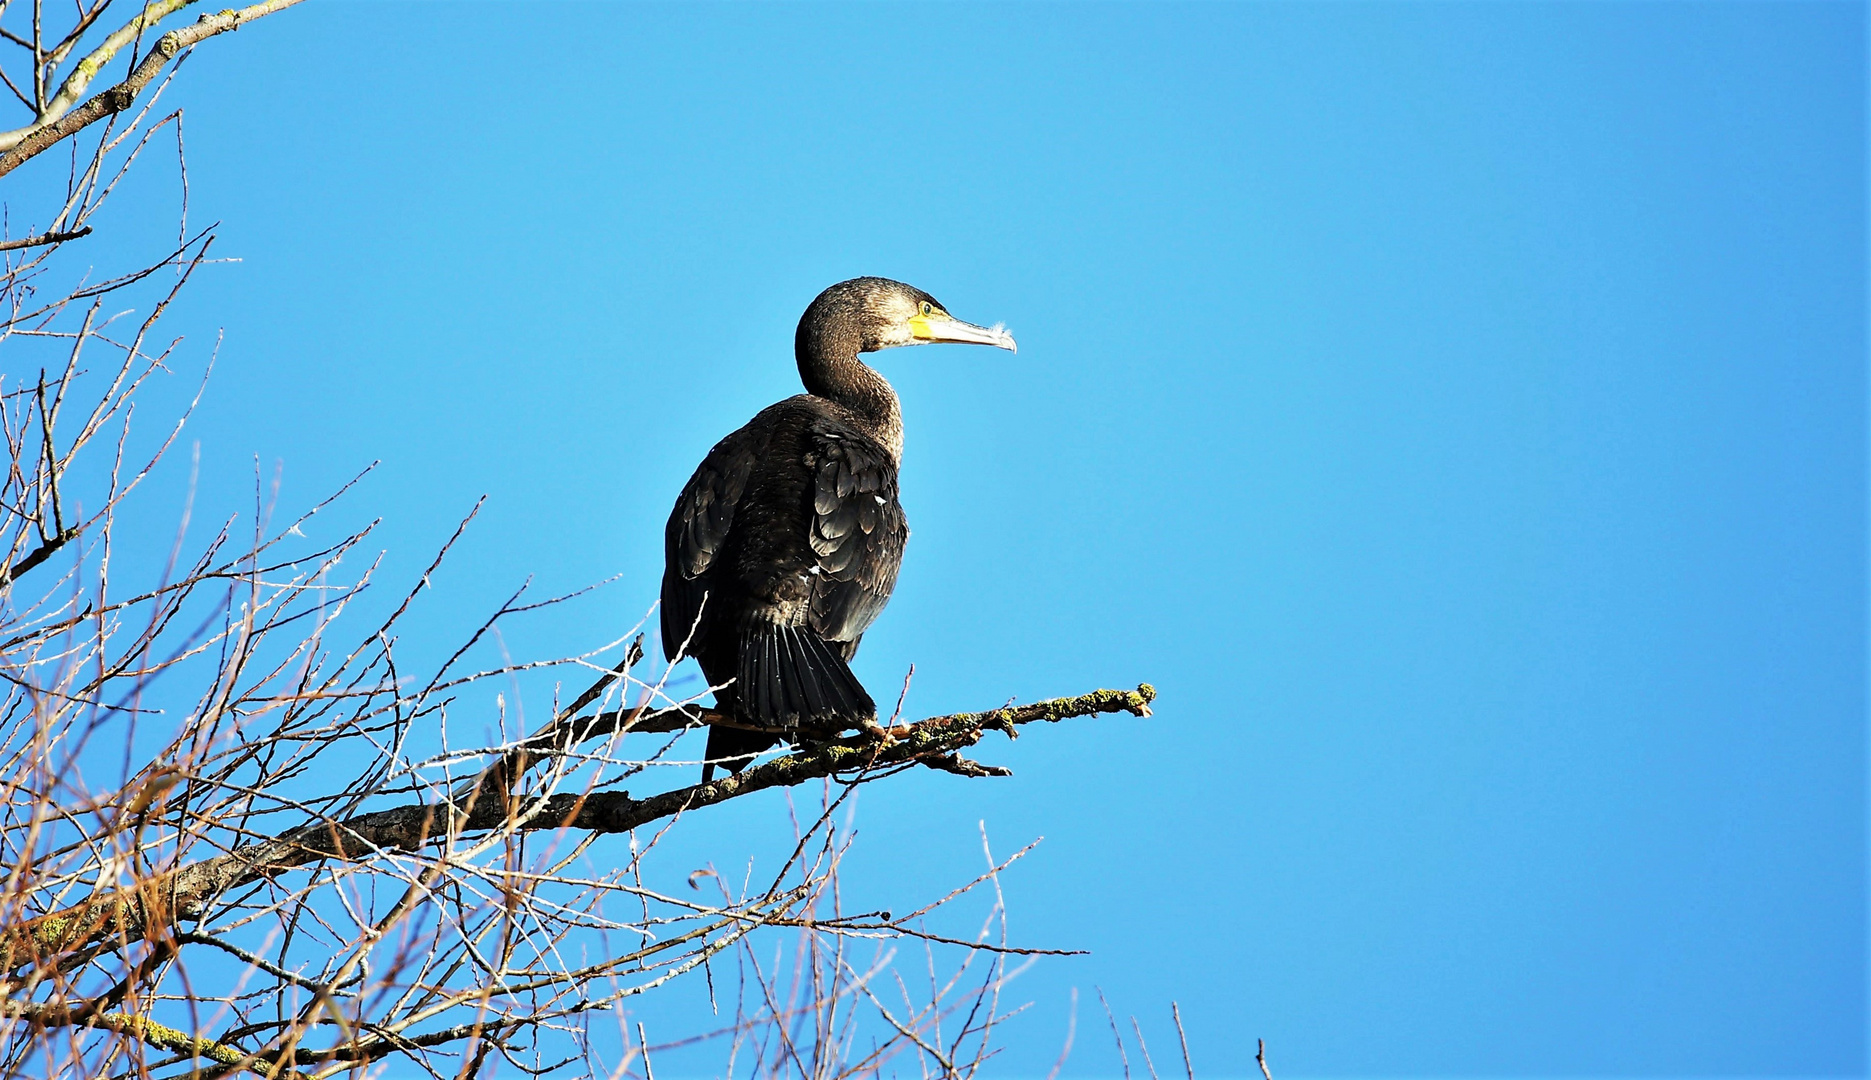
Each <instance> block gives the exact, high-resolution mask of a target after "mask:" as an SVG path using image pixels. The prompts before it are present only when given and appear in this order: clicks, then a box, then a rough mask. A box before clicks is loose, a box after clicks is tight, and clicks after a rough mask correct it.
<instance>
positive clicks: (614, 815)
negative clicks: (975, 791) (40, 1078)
mask: <svg viewBox="0 0 1871 1080" xmlns="http://www.w3.org/2000/svg"><path fill="white" fill-rule="evenodd" d="M1155 698H1156V689H1155V688H1154V687H1152V686H1151V685H1150V684H1148V683H1144V684H1142V685H1140V686H1138V687H1137V689H1135V690H1094V691H1092V692H1091V693H1089V694H1083V695H1080V696H1078V697H1071V698H1055V699H1052V700H1050V701H1041V702H1035V703H1034V704H1031V705H1022V706H1010V707H1008V708H1004V709H994V710H991V711H988V712H977V713H956V714H953V715H950V716H937V717H931V718H929V719H927V720H920V721H917V722H916V723H913V724H909V725H906V726H903V727H898V728H892V729H888V730H883V731H879V732H878V733H875V734H871V733H866V734H862V735H858V736H854V737H852V738H847V739H839V740H836V741H833V742H827V743H821V744H818V745H814V746H807V747H803V748H801V749H800V750H798V751H797V752H795V753H791V754H787V755H785V756H784V757H780V758H777V759H775V760H772V761H769V762H766V763H764V764H761V765H757V766H754V767H752V768H749V769H747V770H745V771H743V772H740V773H736V774H732V775H729V776H726V777H723V778H721V779H719V780H714V781H711V782H710V783H706V784H696V785H693V786H691V787H685V788H679V789H677V790H674V791H667V792H663V793H661V794H658V795H653V796H650V797H649V798H645V799H635V798H632V797H631V796H630V794H629V793H628V792H593V793H589V794H557V795H553V796H550V797H549V798H546V799H543V800H540V801H538V802H536V803H534V804H533V805H530V806H527V807H525V808H524V811H523V812H522V813H520V814H518V815H516V813H515V810H514V807H513V805H512V804H511V803H508V802H507V801H505V800H498V799H481V800H478V801H476V802H475V803H474V804H473V805H472V806H469V807H459V806H454V805H451V804H416V805H410V806H400V807H396V808H394V809H390V810H378V811H375V812H372V813H367V814H360V815H358V816H356V817H352V818H349V819H347V820H344V821H341V822H326V821H321V822H315V823H313V824H310V825H306V826H302V827H300V828H297V829H294V830H292V831H291V832H288V833H285V834H283V835H281V836H278V837H276V838H274V839H271V840H267V841H264V842H260V843H256V844H251V845H248V846H246V847H243V848H240V849H237V850H235V851H232V852H229V853H228V854H226V855H223V856H220V857H218V858H213V859H207V860H204V861H202V862H199V863H193V864H190V865H188V866H184V867H180V868H178V869H176V870H173V871H170V872H167V873H164V874H160V875H156V876H154V877H152V878H151V879H150V880H148V881H147V882H144V883H141V884H140V886H139V888H137V889H136V890H134V891H129V892H125V891H118V890H110V891H107V892H105V893H103V894H101V895H99V896H96V897H94V898H92V899H90V900H87V901H85V902H83V903H81V904H79V905H77V906H76V907H72V908H68V909H66V910H64V911H60V912H57V913H54V914H50V915H44V916H41V917H39V918H36V919H32V920H30V921H27V922H24V923H21V924H19V925H17V926H15V927H12V928H8V929H5V930H0V970H8V971H10V970H13V969H15V968H18V967H20V966H22V965H25V964H43V963H44V962H45V961H46V960H47V959H49V958H50V957H52V956H54V955H57V954H60V953H67V952H70V951H72V950H75V949H79V948H82V947H84V946H87V945H90V944H92V943H95V942H101V941H109V942H112V943H114V944H117V945H119V946H121V945H123V944H126V943H129V942H133V941H138V940H142V939H143V938H145V937H147V936H148V935H149V934H150V933H151V932H153V931H155V930H157V929H159V928H166V927H168V926H170V925H173V924H174V923H175V922H176V921H177V920H180V919H194V918H199V917H200V916H201V915H202V914H203V912H204V911H205V908H206V906H207V905H208V904H209V903H210V902H212V901H213V900H214V898H216V897H219V896H223V895H226V894H228V893H230V892H232V891H233V890H235V889H239V888H241V887H243V886H246V885H251V884H253V883H255V882H258V881H262V880H267V879H271V878H273V877H275V876H277V875H279V874H282V873H285V872H287V871H290V870H293V869H296V868H299V867H304V866H309V865H311V864H313V863H318V862H322V861H324V860H326V859H347V860H354V859H368V858H370V857H372V856H374V855H378V854H381V853H384V852H390V851H413V850H416V849H418V848H420V847H422V846H423V845H425V844H427V843H429V842H431V841H435V840H439V839H442V838H445V837H449V836H459V835H461V834H463V833H472V832H481V831H488V830H501V829H507V830H513V831H535V830H549V829H577V830H584V831H588V832H594V833H617V832H628V831H630V830H632V829H637V828H641V827H642V826H644V825H647V824H649V823H650V822H652V821H656V820H658V819H660V818H666V817H671V816H673V815H676V814H681V813H685V812H688V811H692V810H697V809H700V808H702V807H704V806H713V805H715V804H717V803H723V802H726V801H728V800H729V799H734V798H738V797H740V796H743V795H749V794H752V793H753V792H756V791H763V790H766V789H768V788H774V787H791V786H794V785H797V784H802V783H805V782H807V781H809V780H816V779H822V778H825V777H832V776H840V775H847V774H849V775H851V776H853V777H854V778H862V777H863V776H864V775H865V774H867V773H874V772H877V771H880V770H886V769H890V768H891V767H893V766H900V765H915V764H919V763H922V762H924V761H925V760H930V759H934V760H937V761H941V762H942V763H941V764H937V765H936V766H935V767H937V768H942V769H944V770H945V771H957V770H955V769H952V768H949V763H948V762H947V760H946V759H948V758H950V757H952V755H954V753H955V752H956V751H957V750H960V749H962V748H964V747H968V746H973V745H974V744H975V743H977V742H979V741H980V740H981V738H982V736H983V735H984V734H986V733H987V732H989V731H1000V732H1004V733H1006V734H1008V735H1010V736H1011V735H1013V734H1014V730H1015V727H1016V726H1017V725H1023V724H1030V723H1036V722H1041V721H1044V722H1049V723H1056V722H1058V721H1060V720H1066V719H1071V718H1073V717H1080V716H1092V715H1096V714H1099V713H1114V712H1128V713H1131V714H1133V715H1136V716H1148V715H1150V702H1151V701H1153V700H1155ZM969 775H1007V773H1006V772H1005V771H1004V770H1001V771H999V772H993V773H986V772H983V773H974V774H969Z"/></svg>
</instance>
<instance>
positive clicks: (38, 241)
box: [0, 225, 91, 251]
mask: <svg viewBox="0 0 1871 1080" xmlns="http://www.w3.org/2000/svg"><path fill="white" fill-rule="evenodd" d="M89 235H91V226H89V225H86V226H85V227H84V228H82V229H74V230H73V231H71V232H48V233H40V234H39V235H38V236H28V237H24V238H22V239H19V240H7V241H4V242H0V251H18V250H19V249H20V248H29V247H44V246H45V245H47V244H62V243H64V242H65V241H67V240H76V239H78V238H79V237H80V236H89Z"/></svg>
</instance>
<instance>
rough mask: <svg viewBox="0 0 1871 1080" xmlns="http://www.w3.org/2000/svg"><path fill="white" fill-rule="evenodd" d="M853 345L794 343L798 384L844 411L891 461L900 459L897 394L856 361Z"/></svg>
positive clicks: (803, 338)
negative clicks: (832, 402) (888, 452)
mask: <svg viewBox="0 0 1871 1080" xmlns="http://www.w3.org/2000/svg"><path fill="white" fill-rule="evenodd" d="M857 345H858V343H857V341H856V340H851V341H839V340H833V341H827V340H824V339H823V338H819V339H817V340H811V339H808V338H807V337H806V336H805V335H801V338H800V340H799V341H798V342H796V348H795V354H796V356H797V358H798V360H799V380H800V381H801V382H803V383H805V386H806V393H808V394H811V395H813V396H815V397H822V398H825V399H827V400H830V401H834V402H836V403H838V404H839V405H842V406H844V407H845V409H846V410H848V411H849V412H850V413H851V414H852V415H853V417H854V419H856V420H857V421H858V422H859V425H860V427H861V428H862V429H863V430H864V433H865V434H867V435H869V436H871V437H872V438H874V439H876V440H877V441H878V442H879V443H880V444H882V445H883V446H884V448H885V449H887V450H889V451H890V456H891V457H892V458H895V459H898V460H901V458H902V457H903V411H902V408H901V407H900V406H899V405H898V404H897V392H896V391H895V390H893V389H891V388H890V383H889V382H888V381H886V380H885V379H884V377H883V376H882V375H879V374H878V373H877V371H876V370H875V369H873V368H871V367H870V366H869V365H868V364H865V363H864V362H863V361H861V360H859V359H858V348H857Z"/></svg>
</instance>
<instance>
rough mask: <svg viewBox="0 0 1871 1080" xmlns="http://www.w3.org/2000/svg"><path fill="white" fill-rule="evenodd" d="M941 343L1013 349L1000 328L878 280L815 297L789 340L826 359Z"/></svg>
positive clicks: (858, 281) (898, 284)
mask: <svg viewBox="0 0 1871 1080" xmlns="http://www.w3.org/2000/svg"><path fill="white" fill-rule="evenodd" d="M854 339H855V340H854ZM942 342H953V343H956V344H962V345H992V346H994V347H996V348H1001V349H1006V350H1008V351H1009V352H1018V351H1019V348H1018V347H1017V346H1016V345H1015V344H1014V340H1013V335H1012V334H1009V333H1008V332H1007V331H1006V330H1005V329H1003V328H1002V327H999V326H994V327H988V326H976V325H975V324H974V323H968V322H963V321H961V320H960V319H957V318H956V317H955V316H953V315H950V314H949V313H948V309H947V308H944V307H943V306H942V304H941V302H939V301H938V300H936V298H935V297H933V296H930V295H929V294H928V293H926V292H923V291H922V290H921V289H918V288H916V287H915V286H914V285H905V284H903V283H902V282H901V281H891V280H890V279H889V278H880V277H861V278H852V279H851V280H850V281H841V282H839V283H838V284H836V285H833V286H832V287H831V288H829V289H826V290H825V291H824V292H822V293H820V294H819V295H818V298H817V299H815V300H813V301H812V304H811V306H809V307H807V308H806V313H805V314H804V315H803V316H801V317H800V319H799V332H798V334H797V335H796V338H795V345H796V347H797V349H798V351H799V352H800V354H801V356H802V357H803V356H805V355H808V354H811V355H820V356H824V355H828V354H830V353H832V352H837V351H843V350H845V349H850V348H851V345H853V344H855V345H856V346H857V347H856V349H854V350H851V351H853V352H876V351H878V350H880V349H894V348H897V347H898V346H902V345H935V344H939V343H942ZM840 346H842V349H841V348H840ZM846 355H849V353H847V354H846Z"/></svg>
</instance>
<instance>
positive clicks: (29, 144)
mask: <svg viewBox="0 0 1871 1080" xmlns="http://www.w3.org/2000/svg"><path fill="white" fill-rule="evenodd" d="M193 2H194V0H161V3H159V4H153V5H150V6H151V7H152V8H157V7H165V6H166V7H169V10H170V11H173V10H175V9H176V8H180V7H182V6H183V5H185V4H187V3H193ZM301 2H302V0H264V2H263V3H258V4H253V5H250V6H248V7H244V8H237V9H230V10H227V11H220V12H216V13H214V14H212V15H203V16H202V17H201V18H200V19H199V20H197V21H196V22H195V23H194V24H193V25H190V26H186V27H183V28H181V29H178V30H171V31H169V32H168V33H166V34H164V35H162V36H161V37H160V38H157V39H156V43H155V44H154V45H153V46H151V47H150V50H149V54H148V55H147V56H145V57H144V58H143V60H142V62H141V63H139V64H137V66H136V67H135V68H134V69H133V70H132V71H131V72H130V74H129V75H128V76H127V77H125V78H124V80H123V81H122V82H120V83H117V84H116V85H114V86H111V87H109V88H108V89H105V90H101V91H99V92H98V93H97V94H95V95H93V96H92V97H91V98H89V99H87V100H86V101H85V102H84V103H83V104H82V105H78V106H77V107H76V108H71V107H70V106H67V107H66V108H67V109H69V111H64V110H60V112H59V113H58V114H54V113H53V112H52V111H51V110H52V108H53V106H54V104H55V102H56V101H57V98H55V99H54V101H53V102H48V103H47V111H46V113H44V114H43V115H42V116H41V118H40V119H39V120H37V121H35V122H34V123H33V124H31V125H29V126H27V127H23V128H19V129H18V130H15V131H10V132H6V133H4V134H0V146H3V147H5V148H6V152H5V153H0V176H5V175H6V174H7V173H10V172H12V171H13V170H14V169H16V168H18V167H19V166H20V165H21V163H23V162H25V161H26V160H27V159H29V158H31V157H33V156H35V155H37V154H39V153H41V152H42V151H44V150H45V149H46V148H47V147H50V146H52V145H54V144H56V143H58V142H59V141H61V140H63V139H67V138H70V137H71V136H73V135H76V134H77V133H78V132H80V131H83V130H84V129H85V128H87V127H89V126H91V125H92V124H95V123H97V122H98V121H99V120H102V119H104V118H105V117H107V116H113V115H115V114H117V113H120V112H123V111H124V110H125V109H128V108H129V107H130V106H132V105H134V104H135V103H136V98H137V95H138V94H140V93H142V92H143V88H144V87H146V86H148V85H149V84H150V83H151V82H153V81H155V79H156V76H158V75H160V74H162V69H163V68H164V67H165V66H167V65H168V63H169V61H171V60H173V59H175V57H177V56H178V55H180V54H181V53H182V52H183V51H184V50H186V49H188V48H190V47H191V46H193V45H196V44H197V43H199V42H202V41H205V40H207V39H208V38H211V37H214V36H215V35H217V34H224V33H226V32H227V31H229V30H238V29H240V27H242V26H244V25H245V24H247V23H250V22H252V21H253V20H255V19H259V18H264V17H265V16H267V15H271V14H273V13H274V12H275V11H280V10H282V9H284V8H289V7H292V6H293V5H294V4H298V3H301ZM168 13H169V12H168V11H164V12H163V14H165V15H166V14H168ZM139 18H140V17H139ZM134 22H135V20H133V23H134ZM140 30H141V26H140V25H133V26H126V27H124V28H123V29H120V30H118V31H117V32H116V33H114V34H112V35H111V40H116V39H117V38H118V37H119V36H120V35H124V34H126V33H127V34H128V37H125V38H124V40H123V41H119V42H118V44H117V45H116V46H115V47H113V48H111V50H110V54H109V55H106V56H105V57H104V58H103V60H102V61H100V62H99V63H98V65H97V66H98V67H100V68H101V67H102V66H103V63H104V62H105V61H108V60H109V59H110V58H111V56H114V55H115V54H116V52H117V51H118V50H120V49H121V48H122V47H123V45H124V44H126V43H127V42H128V41H129V40H131V39H134V38H135V36H136V35H137V33H139V32H140ZM107 44H108V42H107ZM99 51H100V52H101V51H103V47H100V50H99ZM90 62H91V57H89V56H87V57H86V58H85V59H84V60H82V61H80V62H79V68H80V69H81V70H82V69H84V67H85V65H87V64H89V63H90ZM79 75H80V72H78V71H74V72H73V73H72V78H73V79H77V78H79ZM95 75H96V71H95V70H92V71H91V72H90V73H89V74H86V75H84V77H83V79H82V81H81V82H80V83H79V84H78V85H79V87H80V90H79V92H80V93H82V92H83V91H82V88H83V87H85V86H88V85H89V83H90V80H91V79H92V78H93V77H95ZM68 82H69V80H68ZM62 93H63V91H61V95H62Z"/></svg>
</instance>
